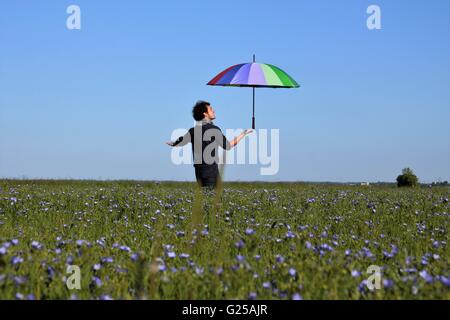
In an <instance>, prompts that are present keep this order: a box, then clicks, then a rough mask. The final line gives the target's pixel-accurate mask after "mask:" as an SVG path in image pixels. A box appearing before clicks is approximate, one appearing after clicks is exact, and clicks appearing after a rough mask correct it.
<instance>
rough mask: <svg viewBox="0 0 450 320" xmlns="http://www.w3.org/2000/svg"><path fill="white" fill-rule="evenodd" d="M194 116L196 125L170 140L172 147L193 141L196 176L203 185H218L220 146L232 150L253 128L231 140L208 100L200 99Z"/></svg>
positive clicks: (193, 111)
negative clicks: (214, 121) (220, 124)
mask: <svg viewBox="0 0 450 320" xmlns="http://www.w3.org/2000/svg"><path fill="white" fill-rule="evenodd" d="M192 116H193V117H194V119H195V120H196V121H197V123H196V125H195V127H192V128H190V129H189V131H188V132H187V133H186V134H185V135H184V136H182V137H179V138H178V139H177V140H176V141H175V142H172V141H168V142H167V144H168V145H169V146H171V147H181V146H184V145H186V144H187V143H189V142H191V143H192V154H193V158H194V169H195V178H196V180H197V183H198V184H199V185H200V186H202V187H214V188H215V187H217V183H218V179H219V167H218V162H219V155H218V152H216V151H218V147H219V146H220V147H222V148H223V149H225V150H230V149H231V148H233V147H234V146H235V145H237V144H238V143H239V141H241V139H242V138H244V137H245V136H246V135H247V134H249V133H251V132H252V130H250V129H247V130H245V131H244V132H242V133H241V134H240V135H239V136H237V137H236V138H234V139H233V140H232V141H231V142H230V141H228V140H227V138H226V137H225V136H224V135H223V134H222V131H221V130H220V128H219V127H217V126H216V125H215V124H214V123H213V120H214V119H216V114H215V112H214V109H213V107H212V106H211V104H210V103H209V102H207V101H198V102H197V103H196V104H195V106H194V108H193V109H192Z"/></svg>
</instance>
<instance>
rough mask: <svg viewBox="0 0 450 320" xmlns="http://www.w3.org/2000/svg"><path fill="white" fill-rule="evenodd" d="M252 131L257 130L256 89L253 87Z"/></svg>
mask: <svg viewBox="0 0 450 320" xmlns="http://www.w3.org/2000/svg"><path fill="white" fill-rule="evenodd" d="M252 129H253V130H254V129H255V88H254V87H253V117H252Z"/></svg>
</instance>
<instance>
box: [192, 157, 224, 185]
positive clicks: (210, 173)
mask: <svg viewBox="0 0 450 320" xmlns="http://www.w3.org/2000/svg"><path fill="white" fill-rule="evenodd" d="M195 178H196V179H197V183H198V184H199V185H200V186H201V187H213V188H215V187H217V180H218V179H219V168H218V166H217V163H214V164H203V165H199V166H195Z"/></svg>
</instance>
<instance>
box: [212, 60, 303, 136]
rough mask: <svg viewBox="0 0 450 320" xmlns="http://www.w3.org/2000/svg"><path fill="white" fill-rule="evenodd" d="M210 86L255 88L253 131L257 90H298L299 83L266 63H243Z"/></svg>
mask: <svg viewBox="0 0 450 320" xmlns="http://www.w3.org/2000/svg"><path fill="white" fill-rule="evenodd" d="M207 84H208V85H210V86H228V87H251V88H253V117H252V129H255V88H298V87H300V86H299V85H298V83H297V82H296V81H295V80H294V79H292V77H291V76H289V75H288V74H287V73H286V72H284V71H283V70H281V69H280V68H278V67H275V66H274V65H271V64H266V63H256V62H255V55H253V63H241V64H236V65H234V66H231V67H229V68H227V69H225V70H224V71H222V72H221V73H219V74H218V75H217V76H215V77H214V78H213V79H212V80H211V81H209V82H208V83H207Z"/></svg>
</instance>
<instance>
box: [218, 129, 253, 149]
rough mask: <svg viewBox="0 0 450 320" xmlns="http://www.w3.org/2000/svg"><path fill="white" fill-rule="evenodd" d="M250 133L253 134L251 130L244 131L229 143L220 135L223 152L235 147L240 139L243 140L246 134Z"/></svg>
mask: <svg viewBox="0 0 450 320" xmlns="http://www.w3.org/2000/svg"><path fill="white" fill-rule="evenodd" d="M252 132H253V130H251V129H247V130H244V131H243V132H242V133H241V134H240V135H238V136H237V137H235V138H234V139H233V140H231V141H228V140H227V138H226V137H225V136H224V135H223V134H222V138H223V143H222V148H224V149H225V150H230V149H231V148H233V147H234V146H235V145H237V144H238V143H239V141H241V140H242V138H244V137H245V136H246V135H247V134H249V133H252Z"/></svg>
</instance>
